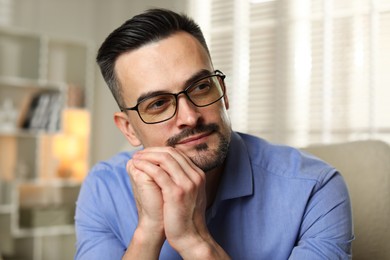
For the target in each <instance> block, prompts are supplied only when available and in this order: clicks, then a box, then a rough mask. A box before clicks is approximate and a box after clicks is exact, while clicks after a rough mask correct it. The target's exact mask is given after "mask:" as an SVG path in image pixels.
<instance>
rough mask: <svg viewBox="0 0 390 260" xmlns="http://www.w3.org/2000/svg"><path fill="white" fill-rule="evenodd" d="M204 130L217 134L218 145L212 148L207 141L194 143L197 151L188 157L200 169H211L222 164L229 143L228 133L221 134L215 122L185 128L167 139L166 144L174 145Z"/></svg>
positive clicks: (206, 170)
mask: <svg viewBox="0 0 390 260" xmlns="http://www.w3.org/2000/svg"><path fill="white" fill-rule="evenodd" d="M205 132H212V133H216V134H217V136H218V146H217V147H216V148H215V149H212V148H210V147H209V145H208V144H207V143H202V144H199V145H196V146H195V147H194V148H195V151H196V152H197V153H196V155H193V156H190V157H189V158H190V159H191V161H192V162H193V163H194V164H195V165H196V166H198V167H199V168H200V169H202V171H204V172H208V171H211V170H213V169H215V168H217V167H220V166H222V165H223V163H224V161H225V159H226V156H227V153H228V150H229V144H230V133H229V134H227V136H225V135H224V134H222V133H221V132H220V127H219V126H218V125H217V124H208V125H199V126H197V127H196V128H194V129H186V130H184V131H183V132H181V133H180V134H178V135H176V136H174V137H172V138H170V139H168V141H167V145H168V146H172V147H175V146H176V144H177V143H178V142H179V141H180V140H181V139H183V138H186V137H188V136H191V135H194V134H199V133H205Z"/></svg>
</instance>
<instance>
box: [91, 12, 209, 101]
mask: <svg viewBox="0 0 390 260" xmlns="http://www.w3.org/2000/svg"><path fill="white" fill-rule="evenodd" d="M179 31H184V32H188V33H189V34H191V35H192V36H193V37H195V38H196V39H197V40H198V41H199V42H200V43H201V45H202V46H203V47H204V48H205V50H206V52H207V53H209V50H208V47H207V44H206V41H205V39H204V36H203V33H202V31H201V29H200V27H199V26H198V24H196V23H195V22H194V21H193V20H192V19H191V18H189V17H188V16H186V15H185V14H178V13H175V12H173V11H170V10H166V9H149V10H147V11H145V12H144V13H141V14H139V15H136V16H134V17H133V18H131V19H129V20H127V21H126V22H125V23H123V24H122V25H121V26H120V27H118V28H117V29H116V30H114V31H113V32H112V33H111V34H110V35H108V37H107V38H106V39H105V40H104V42H103V43H102V45H101V46H100V48H99V51H98V54H97V57H96V61H97V63H98V65H99V67H100V71H101V73H102V75H103V78H104V80H105V81H106V83H107V85H108V87H109V88H110V90H111V93H112V94H113V96H114V98H115V100H116V102H117V103H118V105H119V106H124V104H123V98H122V95H121V93H122V90H121V86H120V84H119V81H118V79H117V77H116V75H115V71H114V68H115V62H116V59H117V58H118V57H119V56H120V55H121V54H123V53H126V52H128V51H132V50H135V49H138V48H140V47H142V46H144V45H146V44H148V43H151V42H155V41H159V40H162V39H164V38H167V37H169V36H170V35H172V34H174V33H176V32H179Z"/></svg>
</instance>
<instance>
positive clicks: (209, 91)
mask: <svg viewBox="0 0 390 260" xmlns="http://www.w3.org/2000/svg"><path fill="white" fill-rule="evenodd" d="M182 93H183V94H185V95H186V96H187V97H188V99H189V100H190V101H191V102H192V103H193V104H194V105H195V106H198V107H204V106H208V105H211V104H213V103H215V102H216V101H218V100H219V99H221V98H222V97H223V95H224V90H223V87H222V85H221V82H220V77H219V76H218V75H211V76H209V77H206V78H203V79H201V80H199V81H197V82H195V83H193V84H192V85H191V86H190V87H188V88H187V89H186V90H185V91H183V92H180V93H178V94H160V95H156V96H153V97H149V98H147V99H145V100H143V101H142V102H141V103H139V104H138V113H139V115H140V117H141V119H142V120H143V121H144V122H145V123H158V122H162V121H166V120H168V119H170V118H172V117H173V116H174V115H175V113H176V109H177V96H178V95H180V94H182Z"/></svg>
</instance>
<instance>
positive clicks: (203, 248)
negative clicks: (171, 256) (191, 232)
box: [177, 236, 230, 259]
mask: <svg viewBox="0 0 390 260" xmlns="http://www.w3.org/2000/svg"><path fill="white" fill-rule="evenodd" d="M183 244H185V245H186V246H183V247H182V248H177V251H178V253H179V254H180V255H181V256H182V257H183V259H230V257H229V256H228V255H227V253H226V252H225V251H224V250H223V249H222V247H221V246H220V245H219V244H218V243H217V242H216V241H215V240H214V239H213V238H212V237H211V236H208V237H206V238H205V237H196V238H195V237H192V238H188V239H187V240H186V241H185V242H184V243H183Z"/></svg>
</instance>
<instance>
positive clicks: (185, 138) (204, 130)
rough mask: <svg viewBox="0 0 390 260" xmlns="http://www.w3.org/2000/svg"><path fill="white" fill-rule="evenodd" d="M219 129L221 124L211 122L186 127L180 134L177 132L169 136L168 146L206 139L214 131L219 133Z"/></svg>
mask: <svg viewBox="0 0 390 260" xmlns="http://www.w3.org/2000/svg"><path fill="white" fill-rule="evenodd" d="M218 131H219V126H218V125H217V124H215V123H211V124H207V125H205V124H199V125H197V126H196V127H195V128H187V129H184V130H183V131H182V132H180V133H179V134H176V135H174V136H172V137H171V138H169V139H168V140H167V142H166V144H167V146H172V147H175V146H176V145H178V144H188V143H192V144H193V143H196V142H197V141H198V142H202V141H204V140H203V138H205V137H207V136H209V135H211V134H212V133H217V132H218Z"/></svg>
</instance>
